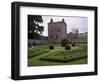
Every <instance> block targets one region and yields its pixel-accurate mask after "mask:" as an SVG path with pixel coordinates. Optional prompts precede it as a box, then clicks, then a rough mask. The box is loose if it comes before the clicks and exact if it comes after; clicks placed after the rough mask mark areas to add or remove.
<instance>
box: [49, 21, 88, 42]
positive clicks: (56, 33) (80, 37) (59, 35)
mask: <svg viewBox="0 0 100 82" xmlns="http://www.w3.org/2000/svg"><path fill="white" fill-rule="evenodd" d="M87 36H88V33H87V32H86V33H79V32H77V33H76V34H73V33H72V32H70V33H67V24H66V23H65V21H64V19H62V21H60V22H59V21H58V22H53V19H51V20H50V22H49V23H48V40H49V41H50V42H52V43H61V41H62V39H68V40H69V41H70V42H85V43H86V42H87Z"/></svg>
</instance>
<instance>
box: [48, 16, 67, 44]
mask: <svg viewBox="0 0 100 82" xmlns="http://www.w3.org/2000/svg"><path fill="white" fill-rule="evenodd" d="M66 34H67V25H66V23H65V20H64V19H62V21H60V22H59V21H58V22H53V19H52V18H51V20H50V22H49V23H48V40H49V41H50V42H53V43H60V42H61V41H62V39H64V38H66Z"/></svg>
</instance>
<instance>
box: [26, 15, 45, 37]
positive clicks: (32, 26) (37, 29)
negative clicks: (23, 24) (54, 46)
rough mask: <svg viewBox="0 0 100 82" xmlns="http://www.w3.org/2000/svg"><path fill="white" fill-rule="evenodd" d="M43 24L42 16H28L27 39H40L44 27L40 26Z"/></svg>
mask: <svg viewBox="0 0 100 82" xmlns="http://www.w3.org/2000/svg"><path fill="white" fill-rule="evenodd" d="M41 23H43V19H42V16H40V15H28V38H29V39H40V38H41V34H42V32H43V31H44V27H43V26H41V25H40V24H41Z"/></svg>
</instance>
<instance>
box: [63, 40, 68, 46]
mask: <svg viewBox="0 0 100 82" xmlns="http://www.w3.org/2000/svg"><path fill="white" fill-rule="evenodd" d="M68 43H69V41H68V40H67V39H62V41H61V46H65V45H66V44H68Z"/></svg>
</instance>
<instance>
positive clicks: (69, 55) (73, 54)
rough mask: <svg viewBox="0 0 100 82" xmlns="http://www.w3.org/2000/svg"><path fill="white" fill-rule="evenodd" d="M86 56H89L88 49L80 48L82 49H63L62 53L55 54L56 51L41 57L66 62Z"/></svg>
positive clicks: (45, 59) (46, 59)
mask: <svg viewBox="0 0 100 82" xmlns="http://www.w3.org/2000/svg"><path fill="white" fill-rule="evenodd" d="M86 57H87V50H86V49H80V50H69V51H63V52H60V53H56V55H55V53H53V54H48V56H44V57H42V58H40V60H44V61H51V62H63V63H64V62H68V61H73V60H77V59H82V58H86Z"/></svg>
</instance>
